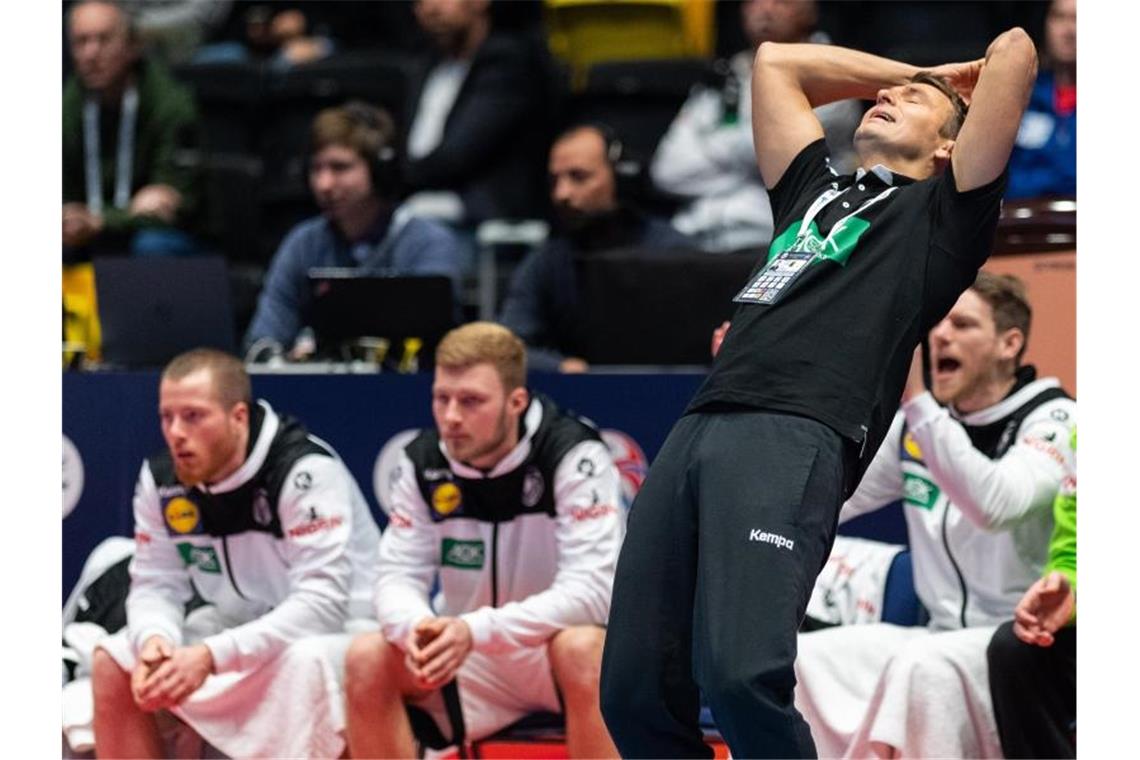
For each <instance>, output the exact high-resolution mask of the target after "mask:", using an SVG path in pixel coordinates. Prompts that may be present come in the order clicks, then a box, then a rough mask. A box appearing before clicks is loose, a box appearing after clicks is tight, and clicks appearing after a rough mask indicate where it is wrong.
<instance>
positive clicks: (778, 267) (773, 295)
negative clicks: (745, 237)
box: [732, 187, 898, 305]
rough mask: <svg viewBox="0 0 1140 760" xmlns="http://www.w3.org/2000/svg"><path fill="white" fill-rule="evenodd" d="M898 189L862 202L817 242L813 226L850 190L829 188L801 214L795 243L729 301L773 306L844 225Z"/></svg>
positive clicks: (892, 188) (893, 188) (889, 190)
mask: <svg viewBox="0 0 1140 760" xmlns="http://www.w3.org/2000/svg"><path fill="white" fill-rule="evenodd" d="M897 189H898V188H897V187H888V188H887V189H886V190H884V191H883V192H881V193H879V194H878V195H876V196H875V197H874V198H871V199H870V200H867V201H865V202H864V203H863V204H862V205H860V206H859V208H857V209H855V210H854V211H852V212H851V213H850V214H847V216H844V217H843V218H842V219H840V220H839V221H837V222H836V223H835V224H833V225H832V226H831V231H830V232H829V233H828V235H827V237H826V238H824V239H823V240H822V241H820V239H819V238H818V237H816V236H814V235H812V234H811V225H812V222H813V221H814V220H815V217H816V216H817V215H818V214H819V212H820V211H821V210H822V209H823V207H824V206H826V205H827V204H828V203H830V202H831V201H833V200H835V199H836V198H838V197H839V196H840V195H842V194H843V193H845V192H847V191H848V190H850V188H849V187H848V188H844V189H843V190H837V189H835V188H828V189H827V190H826V191H825V192H824V193H823V194H822V195H820V196H819V197H818V198H816V199H815V201H813V202H812V204H811V206H810V207H809V208H808V210H807V213H805V214H804V218H803V221H801V222H800V231H799V233H798V234H797V235H796V239H795V241H794V242H793V243H792V244H791V245H790V246H788V247H787V248H785V249H784V250H782V251H780V252H779V253H778V254H776V257H775V258H773V259H771V260H770V261H769V262H768V263H767V264H765V265H764V267H763V269H761V270H760V271H759V272H757V273H756V275H755V276H754V277H753V278H752V279H751V280H749V282H748V284H747V285H745V286H744V289H743V290H741V291H740V292H739V293H737V294H736V297H735V298H733V299H732V300H733V301H734V302H736V303H757V304H767V305H770V304H774V303H776V302H777V301H778V300H779V299H780V297H781V296H783V294H784V293H786V292H787V291H788V289H789V288H790V287H791V285H792V283H793V282H795V281H796V279H797V278H798V277H799V276H800V275H802V274H803V273H804V272H806V271H807V268H808V265H809V264H811V263H812V262H813V261H815V259H816V258H818V257H819V256H820V254H821V253H822V252H823V251H826V250H827V247H828V245H830V244H831V241H832V236H833V235H834V234H835V233H836V232H837V231H839V230H841V229H843V223H844V222H846V221H847V220H848V219H849V218H850V217H852V216H854V215H855V214H857V213H859V212H860V211H862V210H864V209H866V208H869V207H870V206H872V205H873V204H875V203H878V202H879V201H881V200H882V199H884V198H886V197H887V196H888V195H890V194H891V192H892V191H894V190H897Z"/></svg>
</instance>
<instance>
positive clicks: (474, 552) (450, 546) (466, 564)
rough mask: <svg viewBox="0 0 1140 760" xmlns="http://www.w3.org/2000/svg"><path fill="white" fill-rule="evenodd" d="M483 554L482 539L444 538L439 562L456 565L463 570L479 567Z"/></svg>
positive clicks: (446, 565) (481, 564)
mask: <svg viewBox="0 0 1140 760" xmlns="http://www.w3.org/2000/svg"><path fill="white" fill-rule="evenodd" d="M485 554H486V552H485V550H484V548H483V542H482V541H460V540H458V539H455V538H445V539H443V545H442V547H441V549H440V555H441V557H442V559H441V562H442V564H443V565H444V566H445V567H458V568H460V569H463V570H479V569H481V568H482V567H483V561H484V557H485Z"/></svg>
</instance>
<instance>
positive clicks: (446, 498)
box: [431, 482, 463, 515]
mask: <svg viewBox="0 0 1140 760" xmlns="http://www.w3.org/2000/svg"><path fill="white" fill-rule="evenodd" d="M462 505H463V494H462V492H460V490H459V486H457V485H455V484H454V483H450V482H449V483H440V484H439V485H438V486H436V487H435V489H434V490H432V492H431V506H432V509H434V510H435V511H436V513H437V514H441V515H450V514H451V513H452V512H454V511H455V510H457V509H459V507H460V506H462Z"/></svg>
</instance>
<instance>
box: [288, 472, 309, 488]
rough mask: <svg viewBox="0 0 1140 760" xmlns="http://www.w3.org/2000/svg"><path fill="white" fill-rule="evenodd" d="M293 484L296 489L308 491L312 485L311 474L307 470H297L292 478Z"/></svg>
mask: <svg viewBox="0 0 1140 760" xmlns="http://www.w3.org/2000/svg"><path fill="white" fill-rule="evenodd" d="M293 485H294V486H296V488H297V490H298V491H308V490H309V489H310V488H312V487H313V476H312V475H310V474H309V473H307V472H298V473H297V474H296V476H295V477H294V478H293Z"/></svg>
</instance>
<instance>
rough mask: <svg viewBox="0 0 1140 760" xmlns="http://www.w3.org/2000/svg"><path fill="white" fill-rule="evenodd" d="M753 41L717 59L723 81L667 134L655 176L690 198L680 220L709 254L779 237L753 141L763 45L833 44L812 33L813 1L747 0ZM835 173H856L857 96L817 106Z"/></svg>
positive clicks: (703, 93) (695, 98)
mask: <svg viewBox="0 0 1140 760" xmlns="http://www.w3.org/2000/svg"><path fill="white" fill-rule="evenodd" d="M740 15H741V26H742V27H743V29H744V32H745V35H746V36H747V39H748V41H749V44H750V46H751V47H750V48H749V49H748V50H742V51H740V52H739V53H737V54H736V55H735V56H733V57H732V58H731V59H730V60H728V61H718V62H717V66H718V68H719V69H720V70H722V72H723V76H724V81H723V82H722V83H721V85H720V86H719V87H718V88H713V87H704V86H702V87H698V88H697V89H696V90H695V91H694V92H693V94H692V95H690V96H689V99H688V100H687V101H685V104H684V106H682V108H681V111H680V112H679V113H678V114H677V116H676V118H675V119H674V120H673V123H672V125H671V126H670V127H669V131H668V132H666V133H665V136H664V137H663V138H662V139H661V143H660V145H658V147H657V152H656V154H655V155H654V157H653V163H652V165H651V168H650V173H651V176H652V179H653V182H654V184H655V185H656V186H657V188H658V189H660V190H663V191H665V192H667V193H670V194H672V195H676V196H680V197H681V198H683V199H685V205H684V207H683V208H682V209H681V210H680V211H679V212H678V213H677V215H676V216H674V217H673V225H674V226H675V227H676V228H677V229H679V230H681V231H682V232H685V233H687V234H689V235H692V236H693V237H694V238H695V239H696V240H697V242H698V243H699V244H700V245H701V247H702V248H704V249H705V250H709V251H731V250H737V249H740V248H748V247H753V246H764V245H767V244H768V243H769V242H770V241H771V240H772V211H771V208H770V206H769V204H768V192H767V190H766V189H765V188H764V182H763V180H761V179H760V169H759V167H758V166H757V163H756V151H755V149H754V148H753V145H752V92H751V90H752V60H753V58H755V56H756V48H757V47H759V45H760V43H762V42H766V41H773V42H827V41H828V40H827V35H825V34H824V33H823V32H813V31H812V30H813V28H814V27H815V24H816V20H817V9H816V4H815V2H814V0H748V1H747V2H744V3H743V4H742V5H741V7H740ZM815 113H816V116H818V117H819V120H820V122H821V123H822V124H823V128H824V132H825V134H826V137H827V144H828V149H829V150H830V151H831V156H832V159H833V160H834V162H835V165H836V170H837V171H839V172H848V171H852V170H854V168H855V167H854V162H855V153H854V148H853V146H852V144H851V137H852V135H853V134H854V132H855V127H856V126H858V124H859V120H860V118H862V115H863V114H862V108H861V107H860V105H859V103H858V102H857V101H854V100H843V101H839V102H837V103H830V104H828V105H825V106H821V107H819V108H817V109H815Z"/></svg>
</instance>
